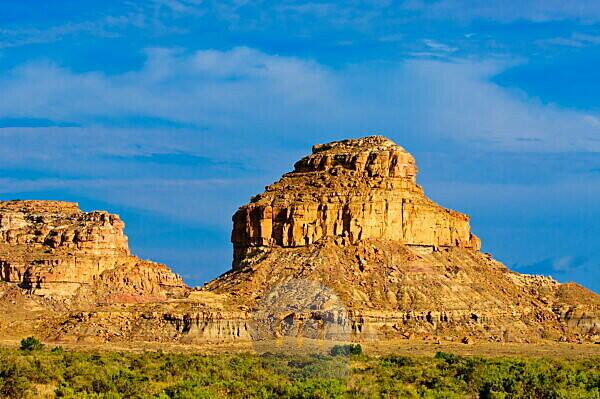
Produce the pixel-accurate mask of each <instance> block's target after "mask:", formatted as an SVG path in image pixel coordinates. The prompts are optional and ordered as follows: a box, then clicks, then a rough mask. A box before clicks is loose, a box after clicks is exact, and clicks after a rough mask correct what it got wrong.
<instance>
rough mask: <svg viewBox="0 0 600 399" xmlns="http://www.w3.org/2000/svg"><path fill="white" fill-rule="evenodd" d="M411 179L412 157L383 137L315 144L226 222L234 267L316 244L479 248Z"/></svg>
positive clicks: (462, 219)
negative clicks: (258, 255) (277, 250)
mask: <svg viewBox="0 0 600 399" xmlns="http://www.w3.org/2000/svg"><path fill="white" fill-rule="evenodd" d="M416 175H417V167H416V164H415V160H414V158H413V157H412V155H410V154H409V153H408V152H407V151H406V150H404V149H403V148H402V147H400V146H398V145H396V144H395V143H394V142H392V141H391V140H389V139H386V138H385V137H380V136H372V137H365V138H362V139H357V140H344V141H338V142H333V143H329V144H323V145H315V146H314V147H313V151H312V154H311V155H309V156H307V157H305V158H303V159H301V160H300V161H298V162H297V163H296V164H295V167H294V171H293V172H291V173H287V174H285V175H284V176H283V177H282V178H281V180H280V181H278V182H277V183H274V184H272V185H270V186H268V187H267V188H266V191H265V192H264V193H262V194H259V195H257V196H256V197H254V198H253V199H252V201H251V202H250V203H249V204H248V205H245V206H243V207H241V208H240V209H239V210H238V211H237V212H236V214H235V215H234V216H233V233H232V242H233V246H234V262H233V265H234V268H239V267H242V266H243V261H244V258H245V256H246V255H247V254H250V253H253V252H257V251H265V250H269V249H270V248H273V247H300V246H306V245H310V244H312V243H314V242H316V241H318V240H320V239H321V238H323V237H344V238H346V239H347V240H348V241H349V242H351V243H356V242H358V241H360V240H365V239H369V238H382V239H388V240H393V241H397V242H398V243H399V244H404V245H407V246H420V247H431V248H440V247H463V248H474V249H479V247H480V243H479V240H478V239H477V237H475V236H474V235H473V234H471V231H470V226H469V218H468V216H466V215H464V214H462V213H459V212H455V211H451V210H448V209H445V208H442V207H441V206H439V205H438V204H436V203H434V202H433V201H431V200H430V199H428V198H427V197H426V196H425V195H424V193H423V189H422V188H421V187H420V186H419V185H418V184H417V183H416Z"/></svg>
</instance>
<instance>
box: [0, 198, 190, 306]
mask: <svg viewBox="0 0 600 399" xmlns="http://www.w3.org/2000/svg"><path fill="white" fill-rule="evenodd" d="M124 227H125V224H124V223H123V222H122V221H121V219H120V218H119V216H117V215H112V214H110V213H108V212H103V211H94V212H83V211H81V210H80V209H79V208H78V206H77V204H75V203H69V202H61V201H1V202H0V281H5V282H8V283H13V284H17V285H18V286H19V287H21V288H23V289H26V290H27V291H29V292H31V293H35V294H37V295H42V296H47V297H53V298H79V299H81V300H87V301H90V300H113V299H118V298H121V299H126V298H130V299H131V300H151V299H166V298H167V297H168V296H170V295H174V294H177V293H181V292H183V291H185V289H186V288H185V285H184V284H183V281H182V280H181V278H180V277H179V276H177V275H175V274H174V273H172V272H171V271H170V270H169V269H168V268H167V267H166V266H164V265H160V264H156V263H152V262H148V261H143V260H141V259H138V258H136V257H134V256H132V255H131V254H130V251H129V247H128V244H127V237H126V236H125V234H124V232H123V229H124Z"/></svg>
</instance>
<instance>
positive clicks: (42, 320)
mask: <svg viewBox="0 0 600 399" xmlns="http://www.w3.org/2000/svg"><path fill="white" fill-rule="evenodd" d="M123 228H124V225H123V222H122V221H121V220H120V218H119V217H118V216H116V215H111V214H109V213H106V212H89V213H86V212H82V211H81V210H79V209H78V207H77V205H76V204H73V203H65V202H55V201H7V202H0V307H2V309H3V310H4V312H5V315H4V316H3V317H1V318H0V334H3V335H4V336H5V337H15V338H18V339H20V338H22V337H23V336H25V335H31V334H35V335H38V336H40V337H42V338H44V339H48V340H56V341H75V342H94V343H102V342H109V341H110V342H124V343H129V342H132V341H144V342H147V341H153V342H155V341H158V342H181V343H207V342H224V341H229V342H237V341H246V342H248V341H253V342H254V343H255V345H256V343H257V342H263V341H265V342H270V340H272V339H274V338H275V339H282V338H286V337H288V338H292V339H293V340H294V342H300V340H299V339H304V338H306V339H309V340H316V341H321V340H323V339H328V340H339V341H348V340H351V341H383V340H394V339H401V340H409V341H410V340H415V339H418V340H429V341H436V342H437V341H440V340H443V341H455V342H458V341H461V340H463V341H464V342H472V340H482V341H491V342H541V341H568V342H590V341H592V342H595V341H600V296H598V295H597V294H595V293H593V292H590V291H588V290H586V289H585V288H583V287H580V286H578V285H576V284H560V283H558V282H557V281H555V280H553V279H551V278H549V277H543V276H528V275H522V274H519V273H515V272H512V271H510V270H509V269H507V268H506V267H505V266H504V265H502V264H501V263H499V262H498V261H496V260H494V259H493V258H492V257H491V255H489V254H485V253H481V252H480V242H479V240H478V239H477V238H476V237H475V236H474V235H473V234H472V233H471V229H470V226H469V218H468V217H467V216H466V215H464V214H461V213H459V212H456V211H452V210H448V209H445V208H443V207H441V206H440V205H438V204H436V203H434V202H433V201H431V200H430V199H428V198H427V197H426V196H425V194H424V192H423V189H422V188H421V187H420V186H419V185H418V184H417V167H416V163H415V160H414V158H413V157H412V156H411V155H410V154H409V153H408V152H406V151H405V150H404V149H403V148H401V147H400V146H398V145H396V144H395V143H393V142H392V141H390V140H388V139H386V138H384V137H378V136H374V137H365V138H362V139H355V140H344V141H339V142H333V143H329V144H324V145H316V146H314V147H313V151H312V154H311V155H308V156H307V157H305V158H303V159H301V160H300V161H298V162H297V163H296V164H295V167H294V170H293V171H292V172H290V173H287V174H285V175H284V176H283V177H282V178H281V179H280V180H279V181H278V182H276V183H274V184H272V185H270V186H268V187H267V188H266V191H265V192H264V193H261V194H259V195H257V196H256V197H254V198H252V200H251V201H250V203H249V204H247V205H244V206H242V207H241V208H240V209H239V210H238V211H237V212H236V213H235V215H234V216H233V231H232V237H231V238H232V242H233V247H234V248H233V249H234V251H233V252H234V253H233V267H232V270H231V271H229V272H227V273H225V274H224V275H222V276H221V277H219V278H217V279H215V280H213V281H211V282H210V283H208V284H207V285H206V286H204V287H202V288H199V289H196V290H192V291H190V290H188V288H187V287H185V285H184V284H183V282H182V281H181V279H180V278H179V277H178V276H177V275H175V274H174V273H173V272H172V271H171V270H170V269H169V268H168V267H167V266H165V265H161V264H157V263H153V262H150V261H144V260H140V259H139V258H136V257H135V256H132V255H131V254H130V252H129V248H128V245H127V238H126V237H125V235H124V233H123ZM269 345H270V344H268V345H267V346H266V347H265V349H266V350H271V349H273V347H272V345H271V346H269ZM257 347H258V346H257Z"/></svg>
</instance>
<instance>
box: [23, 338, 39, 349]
mask: <svg viewBox="0 0 600 399" xmlns="http://www.w3.org/2000/svg"><path fill="white" fill-rule="evenodd" d="M42 349H44V344H42V342H41V341H40V340H39V339H37V338H35V337H27V338H24V339H22V340H21V350H22V351H39V350H42Z"/></svg>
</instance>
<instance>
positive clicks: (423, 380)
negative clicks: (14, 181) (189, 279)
mask: <svg viewBox="0 0 600 399" xmlns="http://www.w3.org/2000/svg"><path fill="white" fill-rule="evenodd" d="M349 353H355V352H353V351H350V352H346V353H344V351H341V352H339V354H338V355H337V356H323V355H314V356H309V355H298V356H290V355H278V354H264V355H255V354H221V355H201V354H181V353H163V352H160V351H159V352H145V353H132V352H124V353H123V352H83V351H65V350H62V349H60V348H54V349H52V350H48V349H44V348H42V347H41V346H36V345H35V342H34V343H29V344H28V345H26V346H25V347H22V349H0V397H8V398H44V397H46V398H51V397H62V398H115V399H116V398H227V397H230V398H596V399H600V359H599V358H588V359H576V360H575V359H573V360H568V359H541V358H478V357H462V356H456V355H452V354H447V353H441V352H440V353H438V354H436V355H435V356H433V357H416V356H415V357H407V356H397V355H388V356H382V357H369V356H366V355H363V354H349Z"/></svg>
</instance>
